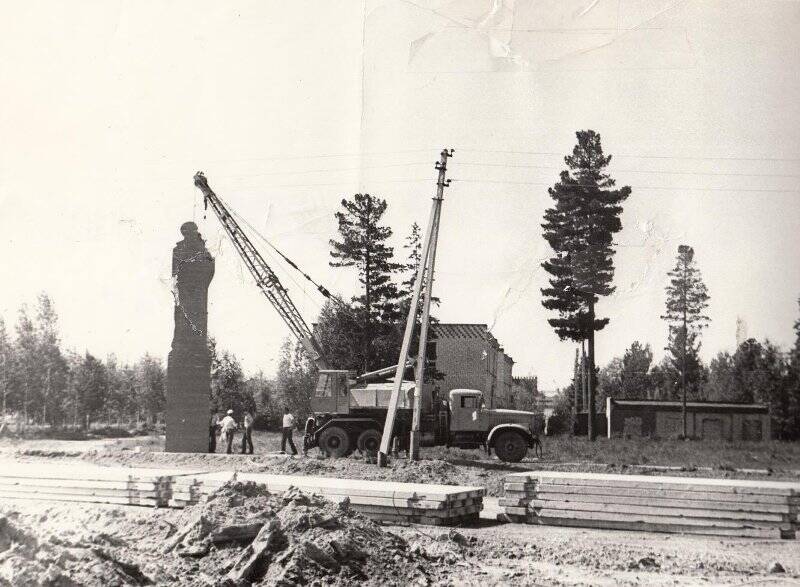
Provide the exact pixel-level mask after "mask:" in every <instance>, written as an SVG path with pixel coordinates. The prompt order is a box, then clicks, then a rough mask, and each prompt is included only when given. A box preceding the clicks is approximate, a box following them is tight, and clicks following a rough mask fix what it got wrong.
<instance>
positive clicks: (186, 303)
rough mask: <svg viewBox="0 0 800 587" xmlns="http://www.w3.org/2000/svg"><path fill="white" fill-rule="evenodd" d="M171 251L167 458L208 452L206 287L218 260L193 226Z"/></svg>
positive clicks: (184, 230)
mask: <svg viewBox="0 0 800 587" xmlns="http://www.w3.org/2000/svg"><path fill="white" fill-rule="evenodd" d="M181 234H182V235H183V240H181V241H179V242H178V244H177V245H176V246H175V248H174V249H172V279H173V288H174V289H173V293H174V295H175V333H174V335H173V338H172V350H171V351H170V353H169V359H168V361H167V411H166V424H167V441H166V447H165V450H166V451H167V452H208V444H209V442H208V435H209V422H210V416H211V414H210V411H211V357H210V355H209V352H208V331H207V325H208V286H209V284H210V283H211V278H212V277H214V258H213V257H212V256H211V253H209V252H208V249H206V245H205V241H204V240H203V239H202V237H201V236H200V233H199V232H197V225H196V224H195V223H194V222H184V223H183V225H182V226H181Z"/></svg>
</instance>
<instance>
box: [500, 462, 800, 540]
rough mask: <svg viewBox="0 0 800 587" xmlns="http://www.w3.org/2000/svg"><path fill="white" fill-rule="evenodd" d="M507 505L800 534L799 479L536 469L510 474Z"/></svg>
mask: <svg viewBox="0 0 800 587" xmlns="http://www.w3.org/2000/svg"><path fill="white" fill-rule="evenodd" d="M500 505H501V506H502V507H503V508H504V510H505V515H506V516H507V517H508V518H510V519H511V520H512V521H515V522H523V523H528V524H546V525H555V526H576V527H582V528H606V529H618V530H643V531H650V532H679V533H686V534H710V535H724V536H744V537H754V538H794V537H795V535H796V530H797V526H798V514H799V513H800V483H785V482H776V481H752V480H735V479H704V478H692V477H658V476H646V475H606V474H597V473H569V472H557V471H532V472H527V473H514V474H511V475H508V476H506V478H505V483H504V495H503V498H501V499H500Z"/></svg>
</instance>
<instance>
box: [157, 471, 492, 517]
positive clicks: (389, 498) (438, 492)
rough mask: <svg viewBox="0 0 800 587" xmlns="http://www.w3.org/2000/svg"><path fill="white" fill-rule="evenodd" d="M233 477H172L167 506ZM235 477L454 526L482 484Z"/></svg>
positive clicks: (469, 510) (469, 512) (476, 509)
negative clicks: (426, 483) (427, 483)
mask: <svg viewBox="0 0 800 587" xmlns="http://www.w3.org/2000/svg"><path fill="white" fill-rule="evenodd" d="M232 477H233V475H232V473H209V474H203V475H187V476H181V477H175V479H174V480H173V486H172V499H171V500H170V505H171V506H172V507H184V506H186V505H191V504H194V503H197V502H198V501H201V500H202V499H203V498H204V497H205V496H208V495H209V494H210V493H212V492H213V491H215V490H216V489H217V488H218V487H220V486H221V485H223V484H224V483H225V482H226V481H228V480H230V479H231V478H232ZM235 478H236V480H238V481H252V482H255V483H259V484H262V485H265V486H266V488H267V491H270V492H271V493H283V492H284V491H286V490H288V489H289V488H290V487H295V488H297V489H299V490H300V491H303V492H306V493H314V494H317V495H321V496H323V497H325V498H326V499H329V500H331V501H335V502H341V501H344V500H345V499H349V500H350V506H351V507H352V509H353V510H355V511H357V512H360V513H362V514H364V515H365V516H367V517H369V518H372V519H373V520H378V521H382V522H388V523H407V524H429V525H436V526H443V525H456V524H462V523H467V522H474V521H477V519H478V517H479V515H480V511H481V509H482V508H483V496H484V493H485V490H484V489H483V488H482V487H461V486H455V485H422V484H415V483H393V482H389V481H363V480H358V479H333V478H330V477H305V476H299V475H268V474H263V473H236V476H235Z"/></svg>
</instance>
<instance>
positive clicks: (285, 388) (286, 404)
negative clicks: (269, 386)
mask: <svg viewBox="0 0 800 587" xmlns="http://www.w3.org/2000/svg"><path fill="white" fill-rule="evenodd" d="M316 380H317V374H316V369H314V366H313V365H312V364H311V362H310V361H309V360H308V358H307V357H306V354H305V352H304V351H303V347H302V346H301V345H300V344H299V343H294V344H293V343H292V342H291V341H290V340H289V339H286V340H285V341H284V343H283V346H282V347H281V358H280V363H279V365H278V373H277V375H276V377H275V388H276V389H275V391H276V396H277V399H278V401H279V402H280V407H281V409H284V408H285V409H288V410H289V411H290V412H291V413H292V414H294V415H295V417H296V418H298V419H300V420H301V421H302V420H304V419H305V418H306V417H308V416H309V415H310V414H311V412H312V410H311V397H312V396H313V394H314V386H315V384H316Z"/></svg>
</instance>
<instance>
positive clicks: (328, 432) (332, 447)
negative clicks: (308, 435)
mask: <svg viewBox="0 0 800 587" xmlns="http://www.w3.org/2000/svg"><path fill="white" fill-rule="evenodd" d="M319 449H320V450H321V451H322V452H324V453H325V454H326V455H328V456H329V457H333V458H335V459H336V458H340V457H346V456H347V455H348V454H350V437H349V436H348V435H347V432H346V431H345V430H343V429H342V428H339V427H338V426H331V427H330V428H326V429H325V430H323V431H322V433H321V434H320V435H319Z"/></svg>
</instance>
